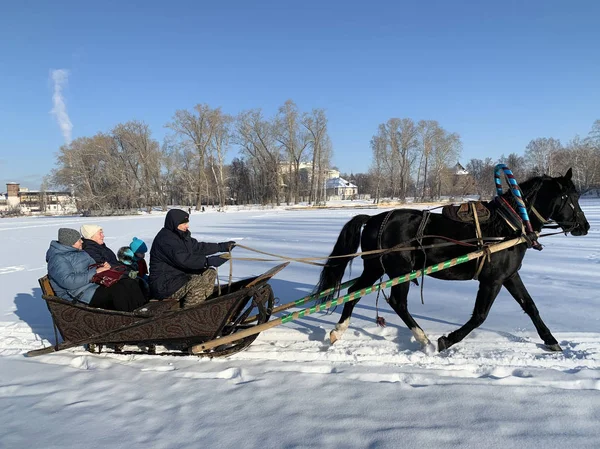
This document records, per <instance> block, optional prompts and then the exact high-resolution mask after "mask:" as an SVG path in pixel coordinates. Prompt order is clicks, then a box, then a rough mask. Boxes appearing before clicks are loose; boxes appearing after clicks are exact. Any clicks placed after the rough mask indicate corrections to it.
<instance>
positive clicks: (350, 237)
mask: <svg viewBox="0 0 600 449" xmlns="http://www.w3.org/2000/svg"><path fill="white" fill-rule="evenodd" d="M370 218H371V216H370V215H357V216H356V217H354V218H353V219H352V220H350V221H349V222H348V223H346V224H345V225H344V227H343V228H342V232H340V235H339V237H338V239H337V242H335V246H334V247H333V251H331V254H330V255H329V259H327V264H326V266H325V267H324V268H323V271H321V276H320V278H319V283H318V284H317V286H316V287H315V292H316V293H319V292H322V291H324V290H327V289H329V288H332V287H333V288H335V290H334V292H333V293H331V294H330V295H327V296H325V297H324V298H322V299H321V300H319V301H320V302H323V301H327V300H328V299H330V298H332V297H333V295H334V294H335V293H337V292H338V291H339V287H340V283H341V280H342V277H343V276H344V271H346V266H347V265H348V262H350V261H351V260H352V259H354V258H355V257H356V256H354V255H352V254H354V253H356V250H357V249H358V246H359V244H360V234H361V229H362V227H363V225H364V224H365V223H366V222H367V221H368V220H369V219H370ZM346 254H349V256H348V257H338V256H344V255H346Z"/></svg>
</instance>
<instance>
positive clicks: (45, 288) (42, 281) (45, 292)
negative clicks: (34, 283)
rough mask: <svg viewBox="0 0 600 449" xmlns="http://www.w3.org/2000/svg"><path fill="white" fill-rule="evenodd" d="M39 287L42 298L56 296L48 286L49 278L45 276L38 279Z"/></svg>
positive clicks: (49, 285)
mask: <svg viewBox="0 0 600 449" xmlns="http://www.w3.org/2000/svg"><path fill="white" fill-rule="evenodd" d="M38 282H39V283H40V287H41V288H42V295H44V296H56V293H55V292H54V289H53V288H52V285H51V284H50V278H49V277H48V276H47V275H46V276H44V277H41V278H39V279H38Z"/></svg>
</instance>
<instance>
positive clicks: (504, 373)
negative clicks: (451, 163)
mask: <svg viewBox="0 0 600 449" xmlns="http://www.w3.org/2000/svg"><path fill="white" fill-rule="evenodd" d="M582 206H583V208H584V211H585V213H586V215H587V217H588V220H589V221H590V224H591V230H590V233H589V234H588V235H587V236H585V237H572V236H568V237H565V236H562V235H560V236H553V237H548V238H546V239H543V240H542V243H543V244H544V245H545V249H544V251H542V252H536V251H530V252H529V253H528V254H527V256H526V258H525V262H524V265H523V268H522V270H521V274H522V277H523V279H524V281H525V283H526V285H527V286H528V287H529V291H530V292H531V294H532V296H533V297H534V299H535V301H536V304H537V306H538V308H539V309H540V313H541V315H542V317H543V319H544V320H545V322H546V324H547V325H548V326H549V328H550V329H551V330H552V331H553V333H554V335H555V337H556V338H557V339H558V341H559V343H560V344H561V346H562V347H563V349H564V352H563V353H560V354H556V353H550V352H546V351H544V349H543V348H542V347H541V345H540V344H541V341H540V339H539V337H538V336H537V334H536V332H535V329H534V328H533V325H532V323H531V322H530V320H529V318H528V317H527V316H526V315H525V314H523V312H522V311H521V310H520V308H519V306H518V305H517V303H516V302H515V301H514V300H513V299H512V298H511V297H510V296H509V295H508V293H507V292H506V291H502V292H501V294H500V296H499V297H498V299H497V300H496V302H495V304H494V306H493V308H492V311H491V313H490V316H489V318H488V320H487V321H486V322H485V323H484V325H483V326H482V327H481V328H479V329H478V330H476V331H474V332H473V333H472V334H471V335H469V336H468V337H467V338H466V339H465V340H464V341H463V342H461V343H459V344H457V345H456V346H454V347H452V348H451V349H450V350H449V351H447V352H444V353H435V354H426V353H424V352H422V351H421V350H420V347H419V345H418V344H417V343H416V342H414V340H412V339H411V334H410V332H409V331H408V329H406V328H405V327H404V325H403V324H402V323H401V320H400V319H399V318H398V317H397V316H396V315H395V314H394V313H393V311H391V309H389V307H387V305H385V302H384V301H380V309H381V310H382V311H383V313H382V312H381V310H380V313H382V315H383V316H384V317H385V318H386V320H387V323H388V326H387V327H386V328H378V327H376V325H375V323H374V317H375V297H376V294H372V295H370V296H368V297H366V298H363V299H362V300H361V301H360V303H359V304H358V306H357V307H356V308H355V313H354V316H353V321H352V324H351V326H350V329H349V330H348V332H346V334H345V335H344V338H343V339H342V340H340V341H338V342H337V343H336V344H335V345H333V346H330V345H329V344H328V342H327V339H326V336H327V335H328V332H329V330H331V329H332V327H333V325H334V324H335V322H337V319H338V317H339V312H340V311H341V309H338V310H337V311H336V312H335V313H333V314H325V313H321V314H316V315H311V316H308V317H306V318H304V319H302V320H299V321H294V322H292V323H288V324H285V325H283V326H280V327H277V328H274V329H271V330H268V331H265V332H263V333H262V334H261V335H260V336H259V338H258V339H257V340H256V341H255V342H254V343H253V344H252V346H251V347H250V348H249V349H248V350H247V351H245V352H242V353H239V354H237V355H234V356H232V357H230V358H227V359H215V360H208V359H200V358H196V357H191V356H189V357H188V356H186V357H172V356H164V357H160V356H143V355H136V356H128V355H116V354H110V353H102V354H90V353H87V352H85V351H83V349H82V348H77V349H73V350H68V351H62V352H59V353H54V354H49V355H45V356H40V357H36V358H26V357H24V356H23V354H24V353H25V352H26V351H28V350H31V349H35V348H39V347H42V346H44V345H48V344H50V341H52V340H53V330H52V325H51V320H50V316H49V313H48V311H47V308H46V306H45V304H44V302H43V301H42V300H41V292H40V289H39V287H38V284H37V279H38V278H39V277H41V276H42V275H44V274H45V272H46V265H45V261H44V255H45V252H46V249H47V248H48V244H49V242H50V240H52V239H55V238H56V235H57V230H58V228H59V227H74V228H78V227H79V226H81V225H82V224H84V223H98V224H100V225H101V226H102V227H103V228H104V231H105V234H106V242H107V244H108V246H109V247H111V248H112V249H113V250H115V251H116V250H117V249H118V248H119V247H120V246H122V245H127V244H128V243H129V242H130V241H131V238H132V237H133V236H137V237H139V238H142V239H144V240H145V241H146V242H147V244H148V246H150V244H151V243H152V239H153V236H154V235H155V234H156V233H157V232H158V231H159V229H160V228H161V226H162V223H163V219H164V214H162V213H153V214H151V215H142V216H135V217H114V218H80V217H61V218H13V219H3V220H0V245H1V248H2V252H1V253H0V423H1V424H0V447H1V448H25V447H27V448H29V447H33V448H65V447H77V448H200V447H201V448H236V449H237V448H308V447H319V448H333V447H335V448H384V447H416V448H420V449H425V448H503V449H507V448H544V449H551V448H598V447H600V428H599V424H598V423H599V422H600V391H599V390H600V311H599V308H598V306H599V303H600V301H599V298H600V293H599V291H600V278H599V276H598V274H597V271H598V268H599V267H600V265H599V262H600V200H598V199H585V200H583V201H582ZM380 211H381V209H379V210H375V209H373V210H372V211H365V210H360V213H372V214H375V213H378V212H380ZM357 213H359V211H355V210H351V209H336V210H316V211H315V210H283V208H281V209H273V210H238V211H234V210H230V211H228V212H227V213H216V212H213V211H212V210H211V209H208V211H207V212H206V213H196V212H195V213H193V214H192V217H191V230H192V232H193V234H194V237H196V238H198V239H204V240H209V241H224V240H230V239H233V240H237V241H239V242H242V243H243V244H244V245H246V246H250V247H253V248H257V249H259V250H262V251H267V252H270V253H277V254H284V255H288V256H292V257H311V256H320V255H323V256H324V255H327V254H328V253H329V251H330V250H331V248H332V246H333V243H334V242H335V239H336V238H337V235H338V234H339V232H340V230H341V228H342V226H343V224H344V223H345V222H346V221H347V220H348V219H349V218H350V217H352V216H353V215H355V214H357ZM233 254H234V256H238V257H242V256H254V255H255V254H253V253H249V252H247V251H245V250H242V249H239V248H238V249H236V250H234V253H233ZM275 264H276V262H248V261H237V262H235V265H234V267H235V268H234V274H235V277H236V278H241V277H246V276H249V275H252V274H258V273H261V272H263V271H265V270H266V269H268V268H270V267H272V266H273V265H275ZM360 268H361V263H360V260H356V262H355V264H354V267H353V273H352V275H353V277H354V276H356V275H358V274H359V273H360ZM220 274H221V277H222V280H226V277H227V275H228V265H224V266H223V267H222V268H221V269H220ZM318 275H319V269H318V267H314V266H311V265H301V264H298V263H293V264H291V265H290V266H288V267H287V268H286V269H285V270H283V271H282V272H281V273H279V274H278V275H277V277H276V278H274V279H273V280H272V282H271V284H272V286H273V288H274V290H275V293H276V296H277V297H279V298H280V299H281V302H282V303H284V302H289V301H291V300H293V299H297V298H300V297H302V296H304V295H305V294H307V293H308V292H310V291H311V290H312V288H313V286H314V285H315V284H316V282H317V279H318ZM476 290H477V283H476V282H475V281H469V282H443V281H437V280H435V279H431V278H427V279H426V280H425V297H424V299H425V304H424V305H422V304H421V301H420V296H419V289H416V288H415V289H411V293H410V298H409V307H410V309H411V311H412V312H413V315H414V316H415V319H416V320H417V321H418V322H419V323H420V324H421V326H422V327H423V328H424V329H425V331H426V332H427V333H428V334H429V336H430V337H431V338H432V339H437V337H439V336H440V335H442V334H444V333H448V332H450V331H452V330H454V329H456V328H457V327H458V326H460V325H462V324H463V323H464V322H465V321H466V320H467V319H468V317H469V316H470V314H471V310H472V307H473V304H474V297H475V293H476ZM382 304H383V305H382Z"/></svg>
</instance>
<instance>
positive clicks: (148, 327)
mask: <svg viewBox="0 0 600 449" xmlns="http://www.w3.org/2000/svg"><path fill="white" fill-rule="evenodd" d="M288 264H289V262H286V263H284V264H281V265H278V266H276V267H274V268H272V269H271V270H268V271H266V272H265V273H263V274H261V275H259V276H255V277H252V278H248V279H244V280H241V281H237V282H234V283H232V284H231V285H229V286H228V285H222V286H221V287H220V289H219V288H215V291H214V292H213V294H212V295H211V296H210V297H209V298H208V299H207V300H206V301H205V302H203V303H201V304H198V305H196V306H193V307H189V308H181V307H180V303H179V301H177V300H163V301H150V302H149V303H148V304H146V305H145V306H144V307H141V308H139V309H136V310H135V311H133V312H118V311H113V310H105V309H98V308H94V307H89V306H88V305H86V304H84V303H77V302H71V301H67V300H64V299H62V298H59V297H57V296H56V295H55V293H54V291H53V290H52V286H51V285H50V280H49V279H48V277H47V276H44V277H43V278H41V279H39V283H40V286H41V288H42V298H43V299H44V300H45V301H46V304H47V306H48V309H49V310H50V314H51V315H52V321H53V323H54V326H55V331H56V330H57V331H58V332H59V333H60V335H61V336H62V339H63V342H62V343H58V339H57V341H56V344H55V345H53V346H49V347H45V348H41V349H36V350H33V351H29V352H28V353H27V354H26V355H27V356H29V357H34V356H38V355H42V354H48V353H51V352H55V351H61V350H63V349H68V348H72V347H76V346H86V347H87V348H88V350H90V349H92V350H102V347H103V346H108V347H113V349H115V348H116V350H118V351H120V350H121V348H122V347H123V346H124V345H135V346H137V347H138V348H145V350H143V351H142V352H145V353H151V354H154V353H155V348H156V346H157V345H159V346H163V347H164V348H166V349H167V351H168V352H164V353H165V354H193V355H198V356H208V357H219V356H225V355H230V354H233V353H236V352H239V351H242V350H243V349H245V348H247V347H248V346H249V345H250V344H251V343H252V342H253V341H254V340H255V339H256V338H257V336H258V333H256V334H253V335H250V336H245V337H241V338H240V339H235V334H236V332H241V331H245V330H248V329H249V328H252V327H255V326H259V325H261V324H264V323H266V322H268V321H269V318H270V317H271V313H272V311H273V306H274V295H273V290H272V289H271V286H270V285H269V280H270V279H271V278H272V277H273V276H275V274H277V273H278V272H279V271H281V270H282V269H283V268H285V267H286V266H287V265H288ZM219 291H220V292H221V295H219V294H218V292H219ZM251 313H255V315H254V317H255V320H253V323H252V324H249V321H248V317H249V316H250V314H251ZM225 336H227V337H229V338H228V342H227V343H226V344H223V345H218V344H217V345H216V346H215V343H217V342H218V339H219V338H222V337H225ZM232 337H233V341H231V340H232ZM206 342H211V343H212V345H211V349H209V350H198V349H196V348H198V345H200V344H203V343H206ZM194 347H195V348H194ZM137 352H139V351H136V353H137Z"/></svg>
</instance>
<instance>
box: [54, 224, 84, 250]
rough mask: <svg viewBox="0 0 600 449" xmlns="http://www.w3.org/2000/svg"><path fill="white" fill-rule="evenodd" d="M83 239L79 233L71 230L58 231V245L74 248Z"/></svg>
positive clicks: (61, 229) (62, 229)
mask: <svg viewBox="0 0 600 449" xmlns="http://www.w3.org/2000/svg"><path fill="white" fill-rule="evenodd" d="M80 238H81V235H80V234H79V231H77V230H76V229H70V228H60V229H59V230H58V243H62V244H63V245H67V246H73V244H75V242H77V241H78V240H79V239H80Z"/></svg>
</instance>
